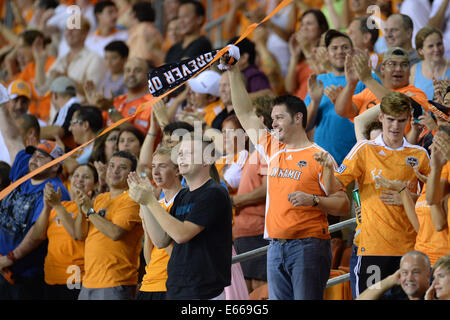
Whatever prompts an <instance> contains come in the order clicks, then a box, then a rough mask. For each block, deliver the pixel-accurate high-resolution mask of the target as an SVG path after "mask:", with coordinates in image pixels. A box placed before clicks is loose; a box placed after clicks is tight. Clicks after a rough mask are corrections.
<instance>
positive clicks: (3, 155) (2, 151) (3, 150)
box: [0, 131, 11, 165]
mask: <svg viewBox="0 0 450 320" xmlns="http://www.w3.org/2000/svg"><path fill="white" fill-rule="evenodd" d="M0 161H5V162H6V163H7V164H9V165H11V159H10V158H9V151H8V148H7V147H6V144H5V140H4V139H3V135H2V132H1V131H0Z"/></svg>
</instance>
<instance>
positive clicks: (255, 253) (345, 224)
mask: <svg viewBox="0 0 450 320" xmlns="http://www.w3.org/2000/svg"><path fill="white" fill-rule="evenodd" d="M355 224H356V218H351V219H348V220H345V221H341V222H338V223H335V224H333V225H331V226H329V227H328V231H329V232H330V233H333V232H336V231H339V230H342V229H344V228H349V227H353V226H354V225H355ZM268 248H269V246H265V247H261V248H258V249H255V250H251V251H247V252H244V253H241V254H238V255H236V256H234V257H233V258H232V260H231V261H232V263H239V262H243V261H247V260H249V259H252V258H256V257H259V256H263V255H265V254H266V253H267V249H268ZM349 279H350V274H349V273H346V274H343V275H341V276H338V277H335V278H333V279H329V280H328V282H327V288H328V287H331V286H334V285H336V284H339V283H342V282H346V281H348V280H349Z"/></svg>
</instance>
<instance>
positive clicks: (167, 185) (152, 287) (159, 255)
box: [128, 147, 182, 300]
mask: <svg viewBox="0 0 450 320" xmlns="http://www.w3.org/2000/svg"><path fill="white" fill-rule="evenodd" d="M171 152H172V149H171V148H168V147H161V148H158V149H156V151H155V153H154V154H153V161H152V175H153V180H154V181H155V184H156V186H158V187H159V188H162V190H163V192H164V197H163V198H161V199H159V203H160V205H161V206H162V207H163V208H164V209H165V210H166V211H167V212H168V213H169V212H170V209H171V208H172V205H173V202H174V200H175V197H176V196H177V194H178V192H179V191H180V190H181V188H182V186H181V181H180V173H179V171H178V166H177V165H176V164H174V163H173V162H172V160H171V158H170V155H171ZM141 183H144V184H145V183H147V185H148V186H149V184H150V181H148V180H146V179H145V180H144V179H143V178H139V177H138V176H137V174H136V173H133V174H130V178H129V180H128V184H129V186H130V192H131V193H132V194H133V191H134V189H135V188H136V186H137V185H138V184H141ZM140 215H141V218H142V226H143V227H144V231H145V233H144V235H145V238H144V239H145V242H144V256H145V260H146V261H147V266H146V267H145V275H144V278H143V279H142V285H141V287H140V289H139V293H138V295H137V298H136V299H137V300H165V298H166V291H167V289H166V280H167V263H168V262H169V257H170V255H169V254H170V252H171V251H172V246H171V245H170V246H169V247H167V248H165V249H158V248H157V247H155V246H154V244H153V243H152V242H151V238H150V235H149V234H151V232H152V230H151V228H150V227H151V223H152V222H151V221H149V219H151V218H152V216H151V213H150V212H148V208H147V207H146V206H144V205H141V212H140ZM146 221H148V222H146ZM147 226H148V227H147ZM149 260H150V262H148V261H149Z"/></svg>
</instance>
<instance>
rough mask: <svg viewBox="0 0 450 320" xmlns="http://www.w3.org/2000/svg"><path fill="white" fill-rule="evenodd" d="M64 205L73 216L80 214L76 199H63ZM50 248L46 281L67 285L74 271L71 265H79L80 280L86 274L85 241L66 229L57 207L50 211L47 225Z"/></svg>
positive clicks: (47, 258)
mask: <svg viewBox="0 0 450 320" xmlns="http://www.w3.org/2000/svg"><path fill="white" fill-rule="evenodd" d="M62 205H63V206H64V208H65V209H66V211H67V212H68V213H70V214H71V215H72V218H74V219H75V218H76V217H77V215H78V207H77V205H76V203H75V201H63V202H62ZM47 239H48V250H47V256H46V257H45V262H44V274H45V276H44V278H45V283H47V284H49V285H65V284H66V283H67V279H68V278H69V277H70V275H71V274H72V272H73V271H69V269H68V268H69V267H70V266H76V267H79V270H80V274H79V275H80V276H81V278H80V281H81V279H82V277H83V276H84V241H78V240H74V239H73V238H72V237H71V236H70V235H69V234H68V233H67V231H66V229H64V227H63V225H62V223H61V220H60V219H59V217H58V215H57V214H56V211H55V209H52V211H50V215H49V218H48V227H47Z"/></svg>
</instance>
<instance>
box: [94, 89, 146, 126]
mask: <svg viewBox="0 0 450 320" xmlns="http://www.w3.org/2000/svg"><path fill="white" fill-rule="evenodd" d="M127 97H128V95H127V94H124V95H121V96H118V97H116V98H115V99H114V108H116V110H117V111H119V112H120V114H121V115H122V117H124V118H128V117H130V116H132V115H133V114H134V113H135V112H136V111H137V109H138V108H139V106H140V105H142V104H144V103H146V102H149V101H150V100H152V99H153V96H152V95H151V94H149V93H148V94H146V95H143V96H142V97H140V98H137V99H134V100H132V101H127ZM151 115H152V108H151V107H149V108H146V109H145V110H144V111H142V112H141V113H139V114H138V115H136V116H135V117H134V118H133V119H131V120H130V121H129V122H130V123H132V124H133V125H134V126H135V127H136V128H138V129H139V130H140V131H141V132H142V133H143V134H146V133H147V131H148V129H149V128H150V117H151ZM103 117H104V118H105V119H106V125H107V126H108V127H109V126H111V125H112V124H113V122H112V120H111V119H110V118H109V115H108V113H107V112H103Z"/></svg>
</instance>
